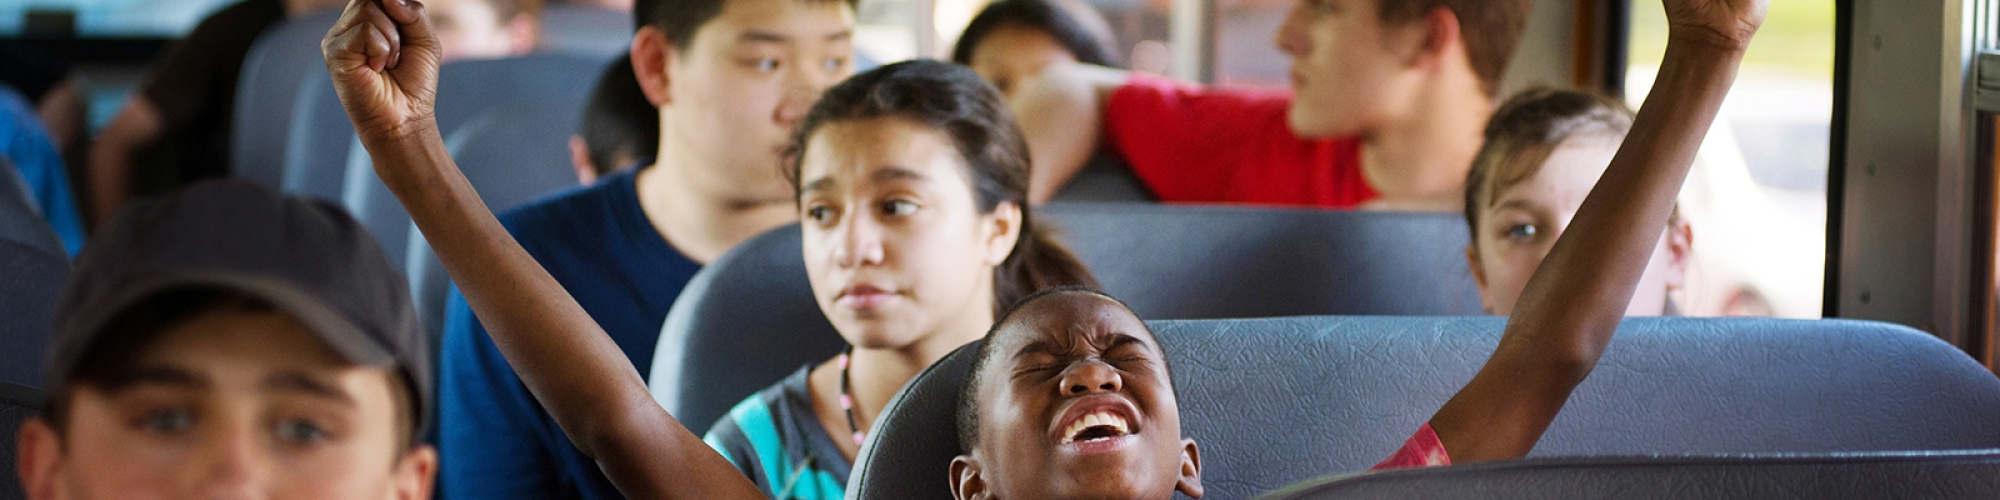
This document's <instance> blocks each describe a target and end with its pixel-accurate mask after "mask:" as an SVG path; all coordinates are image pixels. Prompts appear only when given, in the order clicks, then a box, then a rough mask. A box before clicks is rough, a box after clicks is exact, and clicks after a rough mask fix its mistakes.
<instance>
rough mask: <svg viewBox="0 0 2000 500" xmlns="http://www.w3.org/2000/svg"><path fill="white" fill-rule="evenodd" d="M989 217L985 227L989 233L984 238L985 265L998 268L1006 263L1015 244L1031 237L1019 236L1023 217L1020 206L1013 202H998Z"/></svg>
mask: <svg viewBox="0 0 2000 500" xmlns="http://www.w3.org/2000/svg"><path fill="white" fill-rule="evenodd" d="M990 217H991V224H988V225H987V228H988V230H989V231H990V232H989V233H987V238H986V264H987V265H992V266H998V265H1000V263H1002V262H1006V261H1007V256H1008V255H1009V254H1012V253H1013V252H1014V243H1015V242H1018V241H1020V240H1021V238H1028V237H1031V236H1030V235H1026V234H1021V223H1022V221H1023V218H1024V217H1023V216H1022V214H1021V206H1020V205H1017V204H1015V203H1014V202H1011V201H1003V202H1000V204H999V205H996V206H994V207H993V214H992V215H991V216H990ZM1024 257H1025V256H1024Z"/></svg>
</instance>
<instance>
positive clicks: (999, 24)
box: [951, 0, 1119, 66]
mask: <svg viewBox="0 0 2000 500" xmlns="http://www.w3.org/2000/svg"><path fill="white" fill-rule="evenodd" d="M1008 26H1015V27H1022V28H1033V29H1035V30H1039V31H1041V32H1043V33H1048V34H1049V36H1050V37H1054V38H1055V39H1056V43H1060V44H1062V46H1063V48H1064V49H1067V50H1069V53H1070V55H1073V56H1076V60H1077V61H1078V62H1082V63H1086V64H1095V65H1098V66H1117V65H1118V60H1119V58H1118V51H1116V50H1113V49H1112V48H1111V32H1110V28H1109V25H1107V24H1105V22H1104V18H1103V17H1102V16H1099V15H1098V14H1097V11H1095V10H1091V9H1090V6H1088V5H1081V4H1074V3H1071V2H1065V0H1000V1H998V2H993V3H992V4H991V5H987V6H986V8H985V9H983V10H980V11H979V15H977V16H973V18H972V23H970V24H967V25H966V26H965V32H964V33H962V34H960V35H959V37H958V44H957V45H954V46H953V47H952V49H951V61H952V62H955V63H959V64H965V65H970V64H972V50H973V49H975V48H978V47H979V42H980V41H983V40H985V39H986V37H987V36H990V35H992V34H993V32H994V31H995V30H998V29H1000V28H1003V27H1008Z"/></svg>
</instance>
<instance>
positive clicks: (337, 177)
mask: <svg viewBox="0 0 2000 500" xmlns="http://www.w3.org/2000/svg"><path fill="white" fill-rule="evenodd" d="M325 71H326V70H325V68H324V66H322V68H321V69H320V73H319V74H318V77H314V78H307V79H306V82H305V85H304V87H303V88H301V89H300V90H299V95H298V97H297V98H296V99H295V100H294V101H292V119H291V123H290V124H289V125H288V126H286V131H285V135H284V141H285V142H284V144H285V147H284V160H283V163H282V165H281V167H280V171H281V174H280V175H279V177H278V190H279V191H280V192H283V193H285V194H288V195H294V196H301V197H305V198H311V199H315V200H325V201H335V202H337V201H340V199H341V195H342V193H344V192H346V188H347V157H348V156H349V154H350V152H351V151H354V150H358V149H360V148H356V147H355V145H356V144H357V141H356V140H355V136H354V122H353V121H350V120H348V118H347V110H346V109H343V108H341V107H340V96H339V95H336V94H335V93H334V90H333V80H332V79H331V78H332V77H329V76H326V74H325ZM349 211H352V208H351V207H350V208H349ZM376 234H381V233H376Z"/></svg>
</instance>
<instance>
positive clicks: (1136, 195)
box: [1052, 152, 1159, 203]
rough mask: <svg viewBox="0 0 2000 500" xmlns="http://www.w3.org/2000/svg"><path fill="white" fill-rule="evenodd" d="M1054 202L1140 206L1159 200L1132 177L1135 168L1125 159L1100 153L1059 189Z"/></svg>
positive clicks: (1143, 184)
mask: <svg viewBox="0 0 2000 500" xmlns="http://www.w3.org/2000/svg"><path fill="white" fill-rule="evenodd" d="M1052 201H1055V202H1057V203H1063V202H1073V203H1108V202H1124V203H1141V202H1154V201H1159V197H1157V196H1153V190H1151V189H1147V188H1146V184H1145V183H1144V182H1140V181H1139V176H1137V175H1133V174H1132V168H1131V167H1130V166H1129V165H1126V163H1125V161H1124V160H1120V159H1118V158H1116V157H1114V156H1112V155H1109V154H1105V153H1102V152H1100V153H1098V154H1097V156H1094V157H1092V158H1091V159H1090V162H1089V163H1085V164H1084V165H1083V171H1080V172H1077V173H1076V176H1075V177H1071V178H1070V180H1069V182H1068V183H1065V184H1063V187H1062V188H1061V189H1057V190H1056V196H1055V198H1054V199H1053V200H1052Z"/></svg>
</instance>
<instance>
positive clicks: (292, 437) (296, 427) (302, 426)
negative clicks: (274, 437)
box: [278, 420, 326, 444]
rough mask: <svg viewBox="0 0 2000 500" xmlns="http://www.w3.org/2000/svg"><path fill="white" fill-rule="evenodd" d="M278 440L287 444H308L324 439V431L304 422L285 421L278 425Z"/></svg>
mask: <svg viewBox="0 0 2000 500" xmlns="http://www.w3.org/2000/svg"><path fill="white" fill-rule="evenodd" d="M278 438H279V439H283V440H285V441H288V442H293V443H301V444H309V443H313V442H317V441H320V440H323V439H326V430H325V429H321V428H320V427H319V426H318V425H313V423H312V422H307V421H304V420H286V421H284V422H280V423H278Z"/></svg>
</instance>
